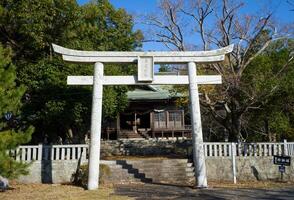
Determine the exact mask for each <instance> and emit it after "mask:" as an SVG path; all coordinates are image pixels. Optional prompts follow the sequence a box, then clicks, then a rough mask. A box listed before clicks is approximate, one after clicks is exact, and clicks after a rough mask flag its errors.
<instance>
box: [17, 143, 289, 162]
mask: <svg viewBox="0 0 294 200" xmlns="http://www.w3.org/2000/svg"><path fill="white" fill-rule="evenodd" d="M232 150H233V151H232ZM204 152H205V156H206V157H229V156H232V153H233V152H234V154H235V155H236V156H238V157H247V156H253V157H258V156H273V155H281V154H285V155H289V156H294V142H284V143H228V142H223V143H221V142H217V143H216V142H205V143H204ZM88 154H89V146H88V145H87V144H72V145H29V146H19V147H18V148H17V149H16V150H14V151H11V155H12V156H13V157H14V158H15V159H16V160H21V161H40V160H78V159H81V160H82V161H85V160H87V159H88Z"/></svg>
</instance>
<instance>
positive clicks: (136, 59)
mask: <svg viewBox="0 0 294 200" xmlns="http://www.w3.org/2000/svg"><path fill="white" fill-rule="evenodd" d="M53 49H54V51H55V52H57V53H59V54H62V57H63V60H65V61H69V62H77V63H94V66H95V67H94V76H68V77H67V84H68V85H93V100H92V116H91V141H90V156H89V178H88V189H89V190H94V189H97V188H98V186H99V163H100V138H101V119H102V92H103V85H177V84H178V85H179V84H180V85H182V84H188V85H189V91H190V107H191V116H192V117H191V123H192V141H193V142H192V143H193V162H194V166H195V178H196V183H197V187H198V188H206V187H207V176H206V165H205V155H204V148H203V135H202V128H201V127H202V126H201V114H200V105H199V94H198V84H220V83H221V76H217V75H205V76H204V75H202V76H197V74H196V63H213V62H221V61H223V60H224V59H225V54H227V53H230V52H231V51H232V50H233V45H230V46H227V47H224V48H222V49H217V50H212V51H186V52H172V51H170V52H117V51H116V52H115V51H114V52H109V51H108V52H103V51H79V50H72V49H67V48H64V47H61V46H58V45H55V44H53ZM103 63H137V64H138V76H104V75H103V68H104V67H103ZM154 63H186V64H188V76H183V75H179V76H159V75H158V76H154V72H153V71H154Z"/></svg>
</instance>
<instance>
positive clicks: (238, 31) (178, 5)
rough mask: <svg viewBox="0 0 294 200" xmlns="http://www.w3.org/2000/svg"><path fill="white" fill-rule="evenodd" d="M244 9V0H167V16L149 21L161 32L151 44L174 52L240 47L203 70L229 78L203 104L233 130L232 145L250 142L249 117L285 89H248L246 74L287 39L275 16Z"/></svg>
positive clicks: (206, 90)
mask: <svg viewBox="0 0 294 200" xmlns="http://www.w3.org/2000/svg"><path fill="white" fill-rule="evenodd" d="M244 6H245V4H244V3H242V2H239V1H229V0H222V1H215V0H197V1H177V0H163V1H161V3H160V9H161V11H162V12H161V13H160V14H159V15H152V16H148V17H147V19H146V20H147V21H148V22H147V24H148V25H150V26H152V27H153V30H154V33H155V34H154V37H153V38H151V40H152V41H156V42H161V43H163V44H165V45H166V46H167V47H168V48H170V49H177V50H180V51H185V50H191V49H202V50H209V49H212V48H220V47H224V46H227V45H230V44H235V48H234V51H233V52H232V53H231V54H230V55H228V56H227V58H226V61H225V62H224V63H218V64H211V65H204V66H203V65H199V66H200V67H202V72H205V73H209V74H210V73H212V71H216V72H217V73H218V74H220V75H221V76H222V78H223V84H222V85H220V86H215V87H214V86H202V87H201V93H202V94H203V96H202V98H201V104H202V106H203V107H204V109H205V110H208V111H209V113H210V115H211V116H212V117H213V118H214V120H216V121H217V122H218V123H219V124H220V125H221V126H222V127H224V128H225V129H226V130H227V131H228V132H229V136H230V140H231V141H236V140H244V139H245V137H246V128H247V127H246V126H247V125H248V123H247V122H248V121H246V114H247V113H249V112H251V111H254V110H256V109H259V105H260V103H261V102H264V101H265V99H269V98H272V97H273V96H274V95H275V94H276V93H277V92H278V90H279V87H273V88H263V89H264V90H260V91H259V92H256V90H255V89H256V88H247V87H246V83H244V82H243V81H244V79H243V76H244V74H245V72H246V70H247V69H248V68H250V67H253V66H252V64H251V63H252V62H253V61H254V60H255V59H256V58H257V57H258V56H260V55H261V54H262V53H263V52H264V51H265V50H266V49H267V48H268V46H269V45H270V44H271V43H272V42H273V41H275V40H278V39H280V38H283V37H284V34H282V32H279V29H278V26H275V24H274V23H273V21H272V20H271V19H272V17H273V13H272V12H266V11H264V12H260V13H259V16H254V15H252V14H246V13H245V14H242V12H241V8H242V7H244ZM186 27H191V28H190V29H187V28H186ZM191 33H192V36H191ZM187 35H189V37H193V38H195V37H197V36H198V37H199V38H200V42H194V43H193V41H192V42H191V41H190V42H189V40H188V38H187V37H185V36H187ZM194 40H196V39H194ZM292 58H293V55H292V54H289V57H287V60H286V61H285V63H286V65H287V66H288V65H289V64H290V61H291V60H292ZM282 70H284V68H283V69H282ZM276 86H277V85H276ZM251 89H252V90H251Z"/></svg>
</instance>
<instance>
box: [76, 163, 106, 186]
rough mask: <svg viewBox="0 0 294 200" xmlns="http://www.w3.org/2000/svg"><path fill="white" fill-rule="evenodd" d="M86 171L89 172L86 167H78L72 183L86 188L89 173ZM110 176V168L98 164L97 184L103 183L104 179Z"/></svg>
mask: <svg viewBox="0 0 294 200" xmlns="http://www.w3.org/2000/svg"><path fill="white" fill-rule="evenodd" d="M88 170H89V166H88V165H82V166H80V168H79V169H78V170H77V171H76V173H75V174H73V176H72V177H73V181H72V182H73V183H74V184H75V185H78V186H81V187H84V188H86V187H87V184H88V173H89V171H88ZM110 175H111V171H110V168H109V167H108V166H107V165H105V164H100V165H99V183H100V184H103V183H104V182H105V177H107V176H110Z"/></svg>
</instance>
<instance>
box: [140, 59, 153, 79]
mask: <svg viewBox="0 0 294 200" xmlns="http://www.w3.org/2000/svg"><path fill="white" fill-rule="evenodd" d="M153 68H154V61H153V56H138V81H146V82H147V81H149V82H152V81H153V76H154V71H153Z"/></svg>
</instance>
